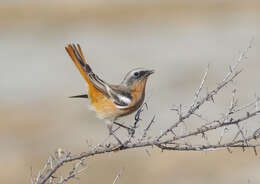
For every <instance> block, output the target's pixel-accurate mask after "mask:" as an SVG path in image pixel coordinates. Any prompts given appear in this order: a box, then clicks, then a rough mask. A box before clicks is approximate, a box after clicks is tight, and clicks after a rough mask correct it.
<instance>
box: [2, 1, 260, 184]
mask: <svg viewBox="0 0 260 184" xmlns="http://www.w3.org/2000/svg"><path fill="white" fill-rule="evenodd" d="M259 10H260V2H259V1H257V0H249V1H243V0H236V1H232V0H215V1H212V0H171V1H168V0H160V1H159V0H149V1H148V0H144V1H133V0H126V1H119V0H110V1H106V0H98V1H97V0H62V1H61V0H45V1H34V0H8V1H7V0H6V1H4V0H2V1H0V27H1V29H0V50H1V52H0V58H1V60H0V64H1V67H0V94H1V95H0V121H1V123H0V145H1V152H0V155H1V157H0V163H1V168H0V183H8V184H15V183H19V184H25V183H29V182H30V168H31V167H32V168H33V171H34V173H35V174H36V173H37V171H38V170H39V169H40V168H41V167H42V166H43V164H44V163H45V161H46V160H47V158H48V156H49V154H51V153H53V152H55V150H56V149H57V148H63V149H66V150H68V151H71V152H72V153H78V152H80V151H86V150H87V142H88V143H91V144H97V143H98V142H99V141H101V140H103V138H104V137H105V136H107V134H108V132H107V130H106V127H105V125H104V122H103V121H101V120H98V119H97V118H96V117H95V114H94V113H93V112H90V111H89V110H88V100H84V99H83V100H75V99H69V98H67V97H68V96H71V95H77V94H82V93H84V92H85V90H86V85H85V83H84V81H83V79H82V78H81V76H80V74H79V72H78V71H77V69H76V67H75V66H74V65H73V63H72V61H71V60H70V58H69V57H68V55H67V53H66V52H65V49H64V47H65V46H66V44H68V43H80V44H81V46H82V49H83V52H84V53H85V56H87V58H88V62H89V63H90V64H91V66H92V67H93V69H94V71H95V72H96V73H98V74H99V76H100V77H101V78H105V79H106V80H107V81H108V82H111V83H119V82H120V80H121V79H122V78H123V76H124V75H125V74H126V73H127V72H128V71H129V70H130V69H132V68H135V67H146V68H151V69H155V70H156V73H155V74H154V75H153V76H152V77H151V78H150V80H149V81H148V87H147V98H146V99H147V102H148V106H149V110H148V111H146V112H145V114H144V121H145V120H147V121H148V120H150V119H151V118H152V115H156V125H155V127H154V129H153V132H152V134H153V133H154V135H157V134H158V133H159V132H160V130H163V129H164V128H166V127H167V125H169V123H172V122H173V120H174V119H175V117H176V116H175V114H174V113H173V112H172V111H170V110H169V109H170V108H172V107H173V105H178V104H180V103H182V104H187V105H188V104H190V103H191V101H192V100H193V95H194V92H195V90H196V88H197V87H198V86H199V84H200V80H201V78H202V76H203V73H204V71H205V68H206V66H207V64H208V63H210V71H209V76H208V81H207V86H208V87H209V88H212V87H214V85H215V84H216V83H217V82H218V81H219V80H221V79H222V78H223V76H224V74H225V73H226V72H227V71H228V66H229V65H232V64H233V63H234V62H235V61H236V59H237V58H238V57H239V54H240V53H241V51H242V49H243V48H245V47H247V45H248V43H249V41H250V39H251V38H252V37H254V38H255V39H254V40H255V41H254V44H253V48H252V49H251V50H250V51H249V54H248V57H249V58H248V59H247V61H246V62H245V63H243V64H242V68H243V73H242V74H241V75H240V76H239V77H238V81H235V82H234V83H233V84H232V86H231V87H230V88H228V89H227V90H228V91H227V92H226V93H225V94H223V93H222V94H221V95H220V96H219V97H218V98H217V99H215V100H216V103H215V105H214V106H212V107H211V108H208V109H206V110H207V114H208V116H209V118H210V117H212V116H219V115H220V113H221V112H225V110H227V108H228V105H229V100H230V99H231V96H232V95H231V92H230V91H231V90H232V89H233V88H236V89H237V90H238V96H239V103H241V104H242V103H246V102H248V101H249V100H252V99H253V97H254V94H255V93H257V94H258V95H260V85H259V67H260V63H259V59H260V52H259V51H258V50H259V39H258V38H259V36H260V35H259V28H260V23H259V16H260V11H259ZM162 89H163V90H162ZM211 115H212V116H211ZM121 121H122V122H131V121H133V116H130V117H127V118H124V119H122V120H121ZM257 123H259V122H257ZM149 151H150V154H151V156H148V155H147V154H146V153H145V151H144V149H136V150H129V151H124V152H120V153H112V154H106V155H100V156H98V157H96V158H91V159H89V161H88V162H87V165H88V170H87V172H86V173H84V174H82V175H81V176H80V180H75V181H73V183H112V182H113V180H114V178H115V176H116V174H117V173H118V172H119V171H120V170H121V169H122V168H123V169H124V172H123V174H122V176H121V177H120V179H119V181H118V183H125V184H128V183H129V184H130V183H169V184H170V183H178V184H188V183H194V184H195V183H199V184H204V183H205V184H206V183H237V184H240V183H241V184H242V183H243V184H245V183H259V182H260V175H259V169H260V160H259V156H255V155H254V153H253V151H252V150H246V151H245V152H242V151H241V150H233V154H229V153H228V152H227V151H226V150H220V151H215V152H207V153H204V152H168V151H164V152H161V151H160V150H158V149H155V148H154V149H152V148H149ZM101 175H102V177H100V176H101Z"/></svg>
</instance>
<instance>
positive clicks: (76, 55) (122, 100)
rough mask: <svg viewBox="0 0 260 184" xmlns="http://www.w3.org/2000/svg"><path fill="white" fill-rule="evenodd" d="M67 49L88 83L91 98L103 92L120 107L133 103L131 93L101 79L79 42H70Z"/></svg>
mask: <svg viewBox="0 0 260 184" xmlns="http://www.w3.org/2000/svg"><path fill="white" fill-rule="evenodd" d="M65 49H66V51H67V52H68V54H69V56H70V57H71V59H72V61H73V62H74V64H75V65H76V66H77V68H78V70H79V71H80V73H81V75H82V76H83V78H84V79H85V80H86V82H87V83H88V86H89V96H90V98H91V100H95V99H96V98H97V96H98V95H102V94H103V95H105V96H106V97H107V98H109V99H110V100H112V101H113V102H114V104H115V105H116V106H117V107H118V108H127V107H128V105H129V104H130V103H131V94H130V93H128V92H126V91H125V90H122V89H120V88H119V87H117V86H112V85H109V84H108V83H106V82H105V81H103V80H102V79H100V78H99V77H98V76H97V75H96V74H95V73H94V72H93V71H92V69H91V68H90V66H89V65H88V64H87V61H86V60H85V59H84V56H83V53H82V50H81V48H80V45H79V44H77V47H76V46H75V45H74V44H69V45H68V46H67V47H65ZM100 92H101V93H102V94H100Z"/></svg>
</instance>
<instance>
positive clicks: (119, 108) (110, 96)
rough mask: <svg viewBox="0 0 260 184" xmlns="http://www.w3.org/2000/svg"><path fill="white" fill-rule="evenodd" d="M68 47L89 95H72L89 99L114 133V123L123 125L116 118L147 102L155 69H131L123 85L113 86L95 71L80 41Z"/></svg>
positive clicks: (93, 108)
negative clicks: (149, 85) (147, 84)
mask: <svg viewBox="0 0 260 184" xmlns="http://www.w3.org/2000/svg"><path fill="white" fill-rule="evenodd" d="M65 49H66V51H67V53H68V55H69V56H70V58H71V60H72V61H73V62H74V64H75V65H76V67H77V69H78V70H79V72H80V73H81V75H82V77H83V78H84V79H85V81H86V83H87V85H88V94H83V95H76V96H71V98H89V99H90V108H91V109H92V110H94V111H95V112H96V114H97V116H98V117H99V118H100V119H104V120H106V122H108V124H109V125H110V126H108V128H109V132H110V133H111V129H112V128H111V124H113V123H115V124H117V125H119V126H120V125H122V124H120V123H117V122H116V120H117V119H118V118H121V117H123V116H127V115H129V114H131V113H133V112H135V111H137V110H138V109H139V108H140V106H141V105H142V104H143V103H144V99H145V88H146V83H147V79H148V77H149V76H150V75H151V74H153V73H154V70H149V69H145V68H135V69H132V70H130V71H129V72H128V73H127V74H126V75H125V77H124V78H123V80H122V81H121V83H120V84H117V85H113V84H109V83H108V82H105V81H104V80H102V79H101V78H100V77H98V75H96V74H95V73H94V72H93V70H92V68H91V67H90V65H89V64H88V62H87V59H85V58H84V56H83V52H82V49H81V47H80V45H79V44H68V45H67V46H65ZM122 126H123V127H124V128H125V127H127V126H124V125H122ZM127 128H129V127H127Z"/></svg>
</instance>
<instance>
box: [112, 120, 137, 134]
mask: <svg viewBox="0 0 260 184" xmlns="http://www.w3.org/2000/svg"><path fill="white" fill-rule="evenodd" d="M113 123H114V124H116V125H118V126H120V127H122V128H125V129H126V130H127V131H128V133H129V134H130V135H134V134H135V129H134V128H130V127H128V126H125V125H123V124H121V123H117V122H115V121H114V122H113Z"/></svg>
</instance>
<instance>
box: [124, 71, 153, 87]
mask: <svg viewBox="0 0 260 184" xmlns="http://www.w3.org/2000/svg"><path fill="white" fill-rule="evenodd" d="M153 73H154V70H148V69H144V68H136V69H133V70H131V71H130V72H128V73H127V74H126V76H125V78H124V79H123V81H122V82H121V84H122V85H124V86H125V87H127V88H130V89H134V88H135V87H136V86H137V85H138V86H143V87H145V84H146V81H147V79H148V77H149V76H150V75H151V74H153Z"/></svg>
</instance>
